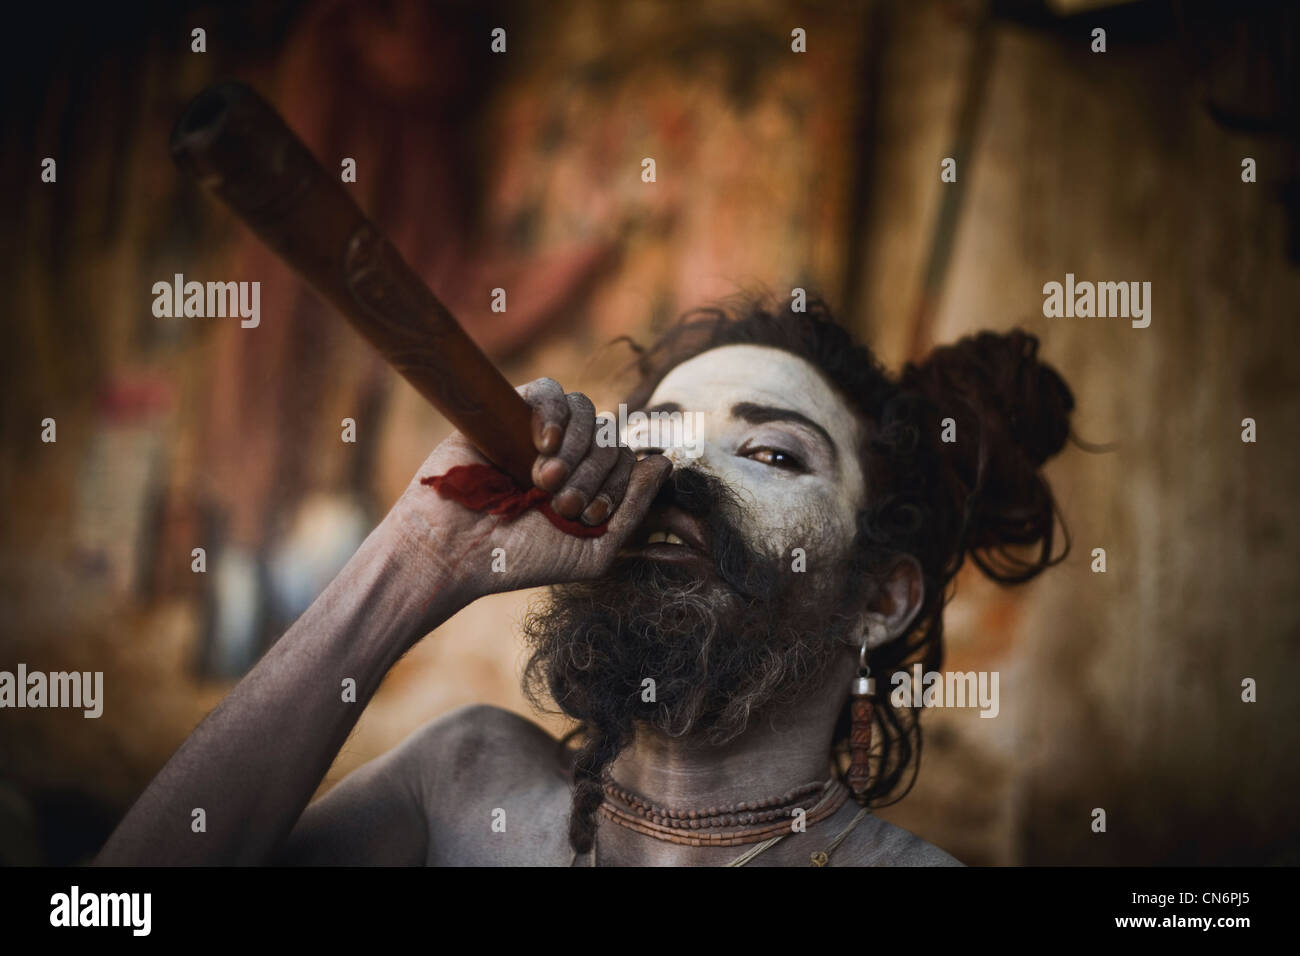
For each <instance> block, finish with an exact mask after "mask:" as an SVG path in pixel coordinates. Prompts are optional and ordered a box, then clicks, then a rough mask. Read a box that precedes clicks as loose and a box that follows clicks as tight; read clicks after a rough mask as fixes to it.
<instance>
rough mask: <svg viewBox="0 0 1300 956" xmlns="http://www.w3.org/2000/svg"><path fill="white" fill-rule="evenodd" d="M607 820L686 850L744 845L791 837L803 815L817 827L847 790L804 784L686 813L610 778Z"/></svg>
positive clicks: (604, 809)
mask: <svg viewBox="0 0 1300 956" xmlns="http://www.w3.org/2000/svg"><path fill="white" fill-rule="evenodd" d="M604 788H605V800H604V802H603V803H602V804H601V806H600V810H601V813H602V814H603V815H604V816H605V818H606V819H608V820H611V821H613V822H614V823H617V824H618V825H619V826H622V827H625V828H627V829H629V830H634V831H635V832H637V833H642V834H645V835H646V836H651V837H654V838H656V839H659V840H665V841H667V842H669V843H678V844H682V845H684V846H741V845H744V844H747V843H758V842H760V841H762V840H767V839H770V838H772V837H776V836H780V835H781V834H783V833H789V832H791V830H790V828H791V817H792V816H793V815H794V814H795V813H796V812H797V811H803V813H804V823H805V825H811V824H814V823H817V822H818V821H820V820H824V819H826V818H827V817H829V816H831V815H833V814H834V813H835V812H836V811H837V810H839V808H840V807H842V806H844V804H845V802H846V801H847V800H848V797H849V790H848V788H847V787H845V786H844V784H842V783H841V782H840V781H839V780H837V779H836V778H834V777H832V778H831V779H829V780H826V781H824V782H820V783H818V782H813V783H807V784H803V785H802V786H799V787H795V788H793V789H791V790H788V791H786V792H785V793H783V794H778V795H776V796H773V797H768V798H766V799H763V800H742V801H741V802H739V803H736V804H733V805H730V806H722V807H708V808H707V809H704V810H698V809H695V810H684V809H676V808H669V807H661V806H658V805H656V804H654V803H651V802H650V801H649V800H646V799H645V798H644V797H642V796H640V795H639V794H636V793H633V792H632V791H630V790H628V789H626V788H624V787H620V786H618V785H617V784H616V783H614V780H613V778H612V777H611V776H610V775H609V774H608V773H606V775H605V779H604Z"/></svg>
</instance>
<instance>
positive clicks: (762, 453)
mask: <svg viewBox="0 0 1300 956" xmlns="http://www.w3.org/2000/svg"><path fill="white" fill-rule="evenodd" d="M746 457H747V458H752V459H754V460H755V461H761V462H762V463H763V464H765V465H771V466H772V467H773V468H787V469H789V470H791V471H803V462H801V461H800V460H799V459H798V458H796V457H795V456H794V455H792V454H790V453H789V452H787V451H781V450H780V449H778V448H755V449H754V450H753V451H751V452H750V453H749V454H748V455H746Z"/></svg>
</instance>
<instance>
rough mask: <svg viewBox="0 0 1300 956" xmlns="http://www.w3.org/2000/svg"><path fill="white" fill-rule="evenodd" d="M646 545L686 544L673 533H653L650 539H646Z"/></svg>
mask: <svg viewBox="0 0 1300 956" xmlns="http://www.w3.org/2000/svg"><path fill="white" fill-rule="evenodd" d="M646 544H680V545H685V544H686V542H685V541H683V540H682V539H681V538H679V537H677V535H675V534H673V533H672V532H671V531H652V532H650V537H649V538H647V539H646Z"/></svg>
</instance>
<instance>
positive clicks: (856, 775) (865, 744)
mask: <svg viewBox="0 0 1300 956" xmlns="http://www.w3.org/2000/svg"><path fill="white" fill-rule="evenodd" d="M884 632H885V625H884V622H883V621H879V620H874V619H873V620H871V621H869V622H868V624H867V633H866V634H865V635H863V638H862V649H861V650H860V651H859V652H858V676H857V677H855V678H853V683H852V685H851V687H850V693H849V718H850V722H849V774H848V780H849V789H850V790H851V791H852V792H853V799H854V800H856V801H857V803H858V806H862V807H865V806H866V805H867V788H868V785H869V784H870V782H871V763H870V758H871V720H872V716H873V715H874V714H875V709H876V707H875V701H874V699H873V698H875V696H876V679H875V678H874V677H872V676H871V668H870V667H869V666H867V651H868V650H869V649H870V648H871V647H879V646H880V645H881V644H883V643H884V636H885V633H884Z"/></svg>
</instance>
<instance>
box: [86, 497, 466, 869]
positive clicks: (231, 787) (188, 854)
mask: <svg viewBox="0 0 1300 956" xmlns="http://www.w3.org/2000/svg"><path fill="white" fill-rule="evenodd" d="M404 538H405V536H404V535H402V534H401V532H400V531H399V530H398V529H396V528H395V527H394V525H393V524H392V523H391V522H390V521H389V520H387V519H386V520H385V521H384V522H383V523H382V524H380V525H379V527H378V528H376V529H375V531H374V532H372V533H371V535H370V536H369V537H368V538H367V539H366V541H365V542H364V543H363V544H362V546H361V547H360V549H358V551H357V553H356V554H355V555H354V556H353V557H352V560H351V561H349V562H348V565H347V567H346V568H345V569H344V570H343V571H342V572H341V573H340V574H339V575H338V577H336V578H335V579H334V581H332V582H331V583H330V585H329V586H328V587H327V588H326V589H325V591H324V592H323V593H322V594H321V595H320V597H318V598H317V599H316V601H315V602H314V603H313V604H312V606H311V607H310V608H308V610H307V611H306V613H305V614H303V616H302V617H301V618H299V620H298V621H297V622H296V623H295V624H294V625H293V626H292V627H291V628H290V629H289V630H288V631H287V632H286V633H285V634H284V636H283V637H281V638H280V640H279V641H277V642H276V643H275V645H274V646H273V647H272V648H271V649H270V650H269V651H267V653H266V655H265V656H264V657H263V658H262V660H261V661H259V662H258V664H257V666H256V667H255V668H254V669H253V670H252V671H251V672H250V673H249V674H248V676H246V677H245V678H244V679H243V680H242V681H241V682H240V683H239V685H238V686H237V687H236V688H235V689H234V690H233V691H232V692H231V693H230V695H229V696H228V697H227V698H226V699H225V700H223V701H222V702H221V704H220V705H219V706H218V707H217V708H216V709H215V710H214V711H213V712H212V713H211V714H209V715H208V717H207V718H206V719H205V720H204V721H203V722H202V723H201V724H200V725H199V726H198V728H197V729H196V730H195V731H194V732H193V733H192V734H191V735H190V737H189V738H188V739H187V740H186V741H185V743H184V744H183V745H182V746H181V748H180V750H178V751H177V752H176V754H175V755H173V756H172V758H171V760H170V761H168V762H167V764H166V766H165V767H164V768H163V769H162V771H161V772H160V773H159V774H158V776H157V778H155V780H154V782H153V783H152V784H151V785H150V786H149V788H148V789H147V790H146V791H145V792H144V794H143V795H142V796H141V797H140V799H139V800H138V801H136V804H135V806H133V807H132V808H131V811H130V812H129V813H128V814H127V816H126V818H125V819H124V820H123V821H122V823H121V825H119V826H118V828H117V830H116V831H115V832H114V833H113V835H112V836H111V837H110V839H109V841H108V843H107V844H106V845H105V846H104V849H103V850H102V851H101V853H100V854H99V856H98V858H97V859H96V861H95V862H96V863H97V864H99V865H109V866H112V865H135V864H155V865H156V864H164V865H166V864H254V863H260V862H263V861H265V860H267V859H268V858H269V857H270V855H271V854H272V852H273V851H274V850H275V849H276V847H277V846H278V845H279V844H280V843H281V842H282V841H283V840H284V838H285V837H286V836H287V835H288V833H289V831H290V829H291V828H292V827H293V825H294V823H295V821H297V819H298V817H299V815H300V814H301V813H302V811H303V808H304V807H306V806H307V802H308V801H309V800H310V799H311V795H312V793H313V792H314V791H315V789H316V787H317V785H318V784H319V783H320V781H321V779H322V778H323V777H324V775H325V772H326V770H328V769H329V766H330V764H331V762H332V761H333V760H334V757H335V755H336V754H337V753H338V751H339V748H341V747H342V746H343V742H344V741H345V740H346V739H347V737H348V734H349V733H351V731H352V728H353V727H354V726H355V724H356V722H357V719H358V718H359V717H360V715H361V712H362V711H363V710H364V709H365V707H366V704H368V703H369V701H370V699H371V697H372V696H373V695H374V693H375V690H376V689H377V688H378V686H379V684H380V682H381V681H382V679H383V677H384V675H385V674H386V673H387V672H388V669H389V668H390V667H391V666H392V665H393V664H394V663H395V662H396V661H397V659H398V658H399V657H400V656H401V655H402V654H403V653H405V651H406V650H407V649H408V648H409V647H410V646H411V645H412V644H413V643H414V642H415V641H417V640H418V639H419V638H420V637H422V636H423V635H424V633H426V631H427V630H431V629H432V628H433V627H436V626H437V625H438V624H439V623H441V622H442V621H443V620H445V619H446V618H448V617H450V616H451V615H452V614H454V613H455V612H456V611H457V610H458V609H459V603H460V601H461V599H460V597H459V596H458V594H457V593H456V591H455V589H454V588H453V587H452V585H453V581H452V579H451V576H450V575H449V573H448V571H447V570H446V569H443V568H440V567H438V566H437V565H436V564H435V563H434V562H433V561H432V560H430V558H428V557H427V556H426V555H425V554H422V553H420V552H417V551H416V550H415V549H414V548H412V547H411V546H410V544H409V542H405V541H404ZM431 595H432V597H431ZM426 604H427V605H428V606H427V608H426V607H425V605H426ZM349 679H350V680H353V681H355V682H356V700H355V702H351V701H350V700H348V701H345V700H344V697H345V694H344V690H343V688H344V682H345V680H349ZM346 696H348V697H349V698H350V697H351V695H350V694H349V695H346ZM197 810H202V811H203V814H202V816H203V818H204V823H205V829H204V830H201V831H198V832H196V826H197V824H196V823H195V820H196V818H197V817H198V814H197V813H196V812H195V811H197ZM423 832H424V831H423V827H420V828H418V829H416V830H415V831H414V832H413V833H412V834H410V835H412V836H414V837H416V838H422V837H423ZM421 852H423V850H422V848H421Z"/></svg>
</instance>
